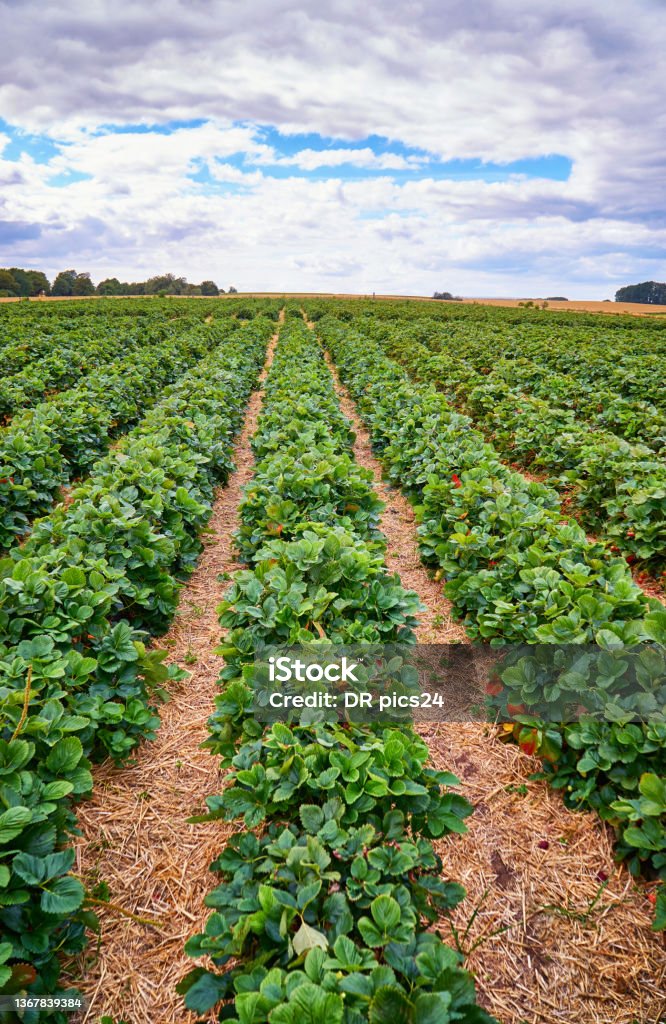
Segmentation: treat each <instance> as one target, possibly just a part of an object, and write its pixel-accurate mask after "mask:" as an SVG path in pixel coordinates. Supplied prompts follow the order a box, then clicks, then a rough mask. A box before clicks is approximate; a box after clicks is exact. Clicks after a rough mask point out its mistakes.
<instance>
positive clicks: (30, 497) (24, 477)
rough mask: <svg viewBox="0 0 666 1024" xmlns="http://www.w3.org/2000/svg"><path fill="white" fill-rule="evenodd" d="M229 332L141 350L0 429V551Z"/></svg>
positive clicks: (196, 333) (230, 323)
mask: <svg viewBox="0 0 666 1024" xmlns="http://www.w3.org/2000/svg"><path fill="white" fill-rule="evenodd" d="M236 327H237V322H236V321H235V320H227V321H224V320H223V321H222V322H221V323H219V324H218V323H215V324H201V325H199V326H198V327H196V328H192V329H189V330H187V331H185V332H183V333H180V334H178V335H176V336H175V337H174V338H172V339H169V340H164V341H162V342H161V343H160V344H159V345H148V346H146V347H144V348H141V349H139V350H138V351H135V352H132V354H130V355H126V356H124V357H123V358H120V359H117V360H115V361H114V362H112V363H110V364H107V365H105V366H103V367H101V368H100V369H99V370H96V371H94V372H92V373H91V374H90V375H89V376H88V377H87V378H86V379H85V381H83V382H82V383H81V384H79V385H78V387H75V388H70V389H69V390H68V391H62V392H60V393H59V394H58V395H56V396H54V397H53V398H52V399H50V400H49V401H47V402H43V403H41V404H40V405H37V406H36V407H35V408H34V409H28V410H26V412H24V413H23V414H22V415H18V416H15V417H14V419H13V420H12V422H11V424H10V425H9V426H8V427H5V428H2V429H0V498H2V511H1V512H0V550H4V549H6V548H8V547H9V546H10V545H11V544H12V543H14V541H15V540H18V539H19V537H20V535H21V534H23V533H25V531H26V530H27V529H28V527H29V524H30V522H31V520H32V519H34V518H35V517H36V516H39V515H44V514H45V513H46V512H48V510H49V509H50V508H51V506H52V505H53V503H54V501H56V500H57V497H58V494H59V491H60V488H61V487H63V486H64V485H66V484H68V483H69V481H70V480H72V479H73V478H75V477H77V476H80V475H82V474H85V473H86V472H87V471H88V470H89V468H90V466H91V465H92V463H93V462H94V461H95V460H96V459H97V458H99V456H100V455H101V454H102V453H103V452H104V451H105V450H106V448H108V446H109V444H110V443H111V441H112V440H113V439H114V438H115V437H118V436H119V435H120V434H121V433H123V432H124V431H125V430H126V429H127V428H128V427H129V426H130V425H131V424H132V423H136V422H137V420H138V419H140V417H141V416H142V414H143V412H144V411H145V410H146V409H147V408H149V407H150V406H151V405H152V404H153V403H154V402H155V401H156V400H157V399H158V398H159V396H160V394H161V392H162V390H163V389H164V387H165V386H166V385H168V384H171V383H173V381H175V380H177V379H178V377H179V376H180V375H181V374H183V373H184V372H185V371H186V370H187V369H188V367H190V366H191V365H192V364H193V363H195V362H196V361H197V360H198V359H201V358H202V357H203V356H204V355H205V354H206V353H207V352H209V351H210V349H211V346H214V345H217V344H220V342H221V341H222V340H223V339H224V338H225V337H227V335H228V334H229V333H231V331H232V330H233V329H234V328H236Z"/></svg>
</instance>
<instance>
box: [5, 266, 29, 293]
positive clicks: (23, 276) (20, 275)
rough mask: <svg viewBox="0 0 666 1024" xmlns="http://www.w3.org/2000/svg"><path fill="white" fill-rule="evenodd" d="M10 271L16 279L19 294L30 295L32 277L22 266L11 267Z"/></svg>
mask: <svg viewBox="0 0 666 1024" xmlns="http://www.w3.org/2000/svg"><path fill="white" fill-rule="evenodd" d="M9 273H10V274H11V275H12V277H13V278H14V280H15V281H16V285H17V288H18V294H19V295H30V278H29V276H28V274H27V273H26V271H25V270H21V268H20V267H10V268H9Z"/></svg>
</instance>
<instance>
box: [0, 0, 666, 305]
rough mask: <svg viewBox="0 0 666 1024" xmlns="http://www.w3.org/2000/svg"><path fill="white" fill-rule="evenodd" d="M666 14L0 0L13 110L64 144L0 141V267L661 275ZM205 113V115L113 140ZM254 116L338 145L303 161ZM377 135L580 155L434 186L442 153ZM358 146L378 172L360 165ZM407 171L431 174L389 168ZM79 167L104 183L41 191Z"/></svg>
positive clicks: (439, 147)
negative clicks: (16, 152) (542, 168)
mask: <svg viewBox="0 0 666 1024" xmlns="http://www.w3.org/2000/svg"><path fill="white" fill-rule="evenodd" d="M661 10H662V8H661V6H660V4H659V3H657V2H653V0H626V2H625V4H623V5H621V6H620V5H617V6H616V7H614V8H609V7H608V5H607V4H605V3H602V2H601V0H590V2H589V3H588V4H586V5H581V4H580V3H579V2H578V0H560V3H558V4H557V5H552V4H550V3H547V2H546V0H479V3H477V4H469V3H468V2H465V3H463V2H462V0H450V2H448V3H447V4H444V5H443V4H442V3H441V0H418V2H417V3H415V4H407V5H404V4H398V3H393V4H390V3H381V4H380V3H377V2H376V0H375V2H370V3H369V4H365V5H363V6H359V5H358V4H352V2H351V0H321V2H318V3H317V4H314V3H310V4H305V5H304V4H301V5H299V6H295V5H293V4H292V3H290V2H288V0H248V2H247V3H245V4H242V5H237V4H232V3H231V2H230V0H205V2H204V0H190V2H189V4H187V5H185V3H184V0H164V3H163V4H162V5H161V6H160V11H159V16H157V15H156V13H155V11H154V10H153V9H151V8H150V5H146V4H142V3H138V2H135V0H129V2H128V3H126V4H125V5H123V10H122V17H120V16H119V12H118V9H117V6H112V5H111V4H110V3H109V2H108V0H94V2H91V3H89V4H87V5H85V7H81V5H80V4H74V2H73V0H60V2H59V3H58V4H56V3H55V2H51V0H46V2H41V0H40V2H39V3H38V2H37V0H22V2H21V3H20V4H19V3H16V2H9V0H5V2H4V3H3V2H1V0H0V16H1V17H2V24H3V39H2V43H0V47H1V48H2V51H3V52H2V53H0V59H1V61H2V63H1V64H0V66H1V67H2V78H1V80H0V110H1V111H2V114H3V116H4V117H5V118H6V120H7V121H8V122H9V123H11V124H14V125H18V126H19V127H22V128H24V129H26V130H32V131H40V132H43V133H46V134H48V135H49V136H50V137H52V138H54V139H56V140H59V141H60V142H61V143H62V148H61V153H60V155H58V156H56V157H54V158H52V159H51V160H50V161H49V163H48V164H40V163H36V162H35V161H34V160H32V159H31V158H30V157H29V156H25V155H24V156H23V157H21V159H20V160H19V161H12V160H8V159H7V157H6V153H7V143H8V138H7V137H6V135H5V134H2V135H0V183H2V194H1V195H0V221H2V222H4V223H8V224H9V225H10V227H9V228H7V229H6V232H5V234H4V235H3V231H5V229H3V228H2V227H0V263H20V260H21V259H23V260H24V261H25V262H30V263H31V264H32V265H42V266H44V268H45V269H47V270H48V271H49V272H51V273H54V272H55V271H57V270H59V269H62V266H63V265H65V264H67V265H75V266H78V267H79V269H89V270H91V271H92V273H93V276H94V277H100V276H105V275H106V274H110V273H113V274H118V275H120V276H128V277H139V276H141V275H143V274H145V273H152V272H154V271H156V270H158V269H160V268H162V269H165V270H166V269H172V270H174V271H175V272H178V273H186V274H187V275H188V277H190V278H191V279H200V278H202V277H209V276H211V275H213V276H219V277H220V278H221V283H224V280H227V283H228V281H229V280H231V279H233V280H234V283H236V284H237V286H238V287H256V288H268V289H274V288H277V289H283V288H304V287H312V288H323V287H336V288H340V289H360V290H361V291H372V290H376V291H382V290H386V289H388V290H405V291H425V292H429V291H432V290H434V289H435V288H450V289H451V290H455V291H461V292H464V293H467V294H474V293H476V294H479V293H480V292H481V291H484V290H488V289H490V291H491V292H492V293H495V294H501V293H502V292H506V291H507V289H508V288H510V289H512V290H514V291H515V290H518V291H520V292H521V293H522V294H525V293H526V292H527V291H529V290H530V288H533V289H534V290H535V291H536V292H537V293H538V292H543V291H547V292H559V291H560V290H563V291H564V293H567V294H580V295H584V294H594V295H597V294H598V290H599V289H601V288H603V289H604V291H607V290H612V288H613V285H614V284H617V285H619V284H621V283H626V282H627V281H628V280H631V279H638V278H639V277H643V278H644V277H657V278H661V279H662V280H663V279H664V278H665V277H666V262H665V257H666V201H665V197H664V184H663V183H664V180H666V166H665V164H666V158H665V157H664V153H663V146H662V141H661V140H662V139H663V136H664V131H665V129H666V104H665V103H664V99H665V98H666V95H665V94H666V82H665V81H664V79H663V72H662V70H661V67H662V54H663V52H664V47H665V44H666V22H664V20H663V18H662V17H660V11H661ZM36 26H38V28H39V30H38V31H37V30H36ZM193 118H205V119H206V123H204V124H202V125H200V126H199V127H190V128H180V129H177V130H176V131H173V132H172V133H171V134H161V133H158V132H147V133H138V132H137V133H120V134H118V133H114V132H106V133H103V134H99V133H98V132H97V133H96V131H97V130H98V129H99V126H101V125H105V124H109V123H117V124H121V125H122V124H134V123H139V122H145V123H148V124H155V123H156V124H161V123H165V122H168V121H170V120H174V119H181V120H186V121H189V120H191V119H193ZM239 122H240V124H239ZM256 125H275V126H277V128H278V129H280V130H281V131H282V132H304V133H307V132H317V133H320V134H322V135H324V136H328V137H332V138H335V139H336V140H337V141H336V142H335V144H333V145H331V146H329V147H328V148H326V149H323V150H320V149H317V148H314V147H313V146H312V145H310V144H309V143H308V144H304V145H303V147H302V148H301V149H300V150H299V151H296V152H293V153H290V154H289V155H285V153H283V152H278V151H276V149H274V148H273V147H272V146H271V145H269V144H268V143H267V142H266V141H265V136H263V135H262V133H261V131H260V130H258V129H257V127H255V126H256ZM371 135H380V136H384V137H386V138H388V139H390V140H394V141H397V142H402V143H403V144H404V145H406V146H407V147H410V146H411V147H418V148H419V149H421V150H425V151H427V152H428V153H430V154H432V155H433V156H437V157H439V158H440V159H453V158H467V157H473V158H477V159H482V160H487V161H500V162H502V161H505V162H508V161H512V160H515V159H520V158H524V157H527V156H538V155H543V154H549V153H562V154H564V155H566V156H568V157H570V158H571V159H572V160H573V171H572V175H571V177H570V179H569V181H567V182H559V181H548V180H535V179H533V178H522V179H519V178H513V179H510V180H508V181H502V182H495V183H487V182H483V181H442V180H437V179H435V178H433V177H431V176H429V175H430V173H431V172H430V171H429V166H428V161H425V162H422V161H421V160H420V158H417V157H414V156H412V155H409V154H406V155H402V154H400V153H395V152H375V151H374V149H373V148H372V147H371V146H370V145H368V144H363V145H362V146H358V145H355V146H354V147H352V146H350V145H348V144H345V142H347V143H349V142H352V141H353V142H355V143H358V142H359V141H360V140H364V139H367V138H368V136H371ZM392 148H394V149H395V148H397V147H392ZM238 154H240V155H242V157H243V160H242V162H238V161H234V163H233V164H232V163H228V162H227V161H228V160H229V159H230V158H232V157H234V156H236V155H238ZM348 163H353V164H354V166H355V167H356V168H359V169H361V170H372V171H380V172H382V174H381V176H373V177H372V178H367V179H364V180H363V179H362V180H353V181H351V180H346V176H345V170H344V169H345V165H346V164H348ZM272 165H276V166H277V167H279V168H280V169H281V172H282V174H284V175H285V176H284V177H280V178H275V177H272V176H271V173H272ZM202 168H203V169H204V170H205V171H206V172H207V174H208V176H209V180H208V183H207V184H206V183H204V184H197V183H196V182H195V181H193V180H192V177H191V176H192V175H193V174H194V173H195V172H197V171H198V170H201V169H202ZM407 169H418V171H419V175H420V177H419V179H418V180H411V178H410V180H408V181H405V182H400V181H399V180H398V179H394V178H393V177H392V172H394V171H402V170H407ZM290 170H293V176H291V175H290ZM70 171H75V172H78V173H80V174H83V175H88V176H89V178H88V179H87V180H84V181H78V182H76V183H74V184H71V185H69V186H67V187H65V188H58V189H55V188H52V187H50V186H49V184H48V182H49V179H51V178H52V177H53V176H54V175H63V174H67V173H68V172H70ZM312 171H317V172H322V171H325V172H326V178H323V177H322V175H321V174H320V173H319V174H318V175H317V178H318V179H319V180H309V179H308V178H307V177H304V176H303V175H304V174H306V175H307V173H308V172H312ZM12 224H14V225H19V226H18V227H15V228H13V229H12V228H11V225H12ZM3 237H6V238H7V239H8V241H7V243H6V244H3V242H2V238H3ZM521 278H522V282H523V284H522V286H521V287H520V288H519V289H516V286H515V284H514V282H515V281H516V280H517V279H518V280H520V279H521ZM602 297H603V296H602Z"/></svg>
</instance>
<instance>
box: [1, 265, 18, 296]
mask: <svg viewBox="0 0 666 1024" xmlns="http://www.w3.org/2000/svg"><path fill="white" fill-rule="evenodd" d="M0 293H2V298H3V299H7V298H11V297H12V296H14V295H18V293H19V290H18V284H17V283H16V279H15V277H14V275H13V274H12V273H11V271H9V270H0Z"/></svg>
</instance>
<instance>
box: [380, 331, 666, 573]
mask: <svg viewBox="0 0 666 1024" xmlns="http://www.w3.org/2000/svg"><path fill="white" fill-rule="evenodd" d="M384 345H385V347H386V350H387V352H389V354H391V355H392V356H395V357H396V358H397V359H398V360H399V361H400V363H402V364H403V365H404V366H406V367H407V369H408V370H409V371H410V373H412V374H413V375H414V376H416V377H417V378H418V379H420V380H424V381H429V382H431V383H433V384H435V385H436V386H437V387H438V388H440V389H441V390H443V391H444V392H445V393H446V394H447V396H448V397H451V398H452V399H453V400H454V401H455V402H456V403H457V404H459V405H461V406H462V408H463V409H464V410H465V411H466V412H468V413H469V414H470V415H471V416H472V417H473V419H474V421H475V422H476V423H477V424H479V425H480V427H481V428H482V429H483V431H484V433H485V434H486V435H487V436H488V437H489V439H490V440H491V441H492V443H493V445H494V446H495V447H496V448H497V449H498V451H500V452H502V453H503V454H504V455H505V456H507V457H509V458H511V459H512V460H515V461H518V462H520V463H521V464H523V465H525V466H531V467H534V468H537V469H541V468H545V469H546V470H548V472H549V481H550V483H551V484H553V485H554V486H556V487H557V488H558V489H561V490H565V491H566V492H567V495H568V498H569V501H570V503H571V507H572V510H573V511H574V513H575V514H576V516H577V518H578V519H579V520H580V522H581V523H582V524H583V525H584V526H586V527H587V528H588V529H590V530H592V531H594V532H599V533H601V534H603V535H604V536H606V537H608V538H609V539H610V541H611V543H612V544H613V545H614V546H615V549H616V550H617V551H621V552H622V553H624V554H626V555H627V556H629V557H630V559H631V560H632V561H634V562H635V561H639V562H641V563H643V564H644V565H645V566H647V567H648V568H650V569H652V570H654V571H655V572H657V573H659V572H662V571H663V570H664V568H666V464H664V462H663V461H661V460H660V459H659V458H658V457H657V456H656V455H655V453H654V452H653V451H651V450H650V449H649V448H647V447H646V446H644V445H636V444H629V443H628V442H627V441H624V440H622V439H621V438H618V437H616V436H615V435H614V434H611V433H609V432H607V431H602V430H595V429H591V428H590V426H588V425H586V424H584V423H580V422H579V421H578V420H577V418H576V417H575V416H574V414H573V413H572V412H571V411H570V410H567V409H563V408H558V407H557V406H552V405H551V404H549V402H547V401H544V400H543V399H539V398H535V397H533V396H531V395H526V394H522V393H520V391H518V390H516V389H515V388H514V387H513V386H512V385H511V384H510V383H508V382H507V381H506V380H505V379H503V378H502V377H501V376H500V375H499V374H494V373H491V374H489V375H488V376H487V377H486V376H485V375H483V374H478V373H476V371H474V370H473V369H472V368H471V367H469V366H468V365H467V364H466V363H465V361H464V360H460V359H457V358H456V357H455V356H453V355H449V354H448V353H442V354H441V355H433V354H432V353H431V352H430V351H429V350H428V349H427V348H426V347H425V346H424V345H420V344H418V343H414V342H412V341H408V342H404V341H402V340H399V339H397V338H396V339H393V338H391V337H389V338H388V339H387V340H386V341H385V342H384Z"/></svg>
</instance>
